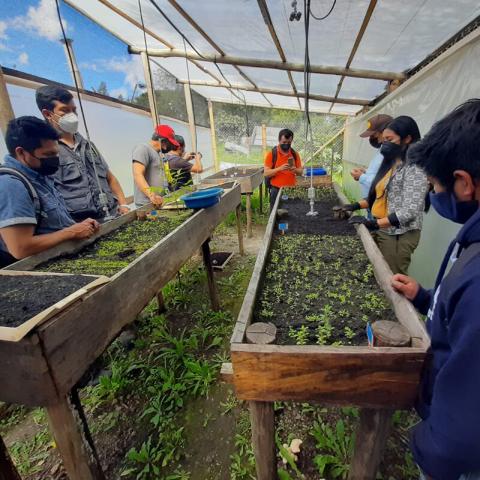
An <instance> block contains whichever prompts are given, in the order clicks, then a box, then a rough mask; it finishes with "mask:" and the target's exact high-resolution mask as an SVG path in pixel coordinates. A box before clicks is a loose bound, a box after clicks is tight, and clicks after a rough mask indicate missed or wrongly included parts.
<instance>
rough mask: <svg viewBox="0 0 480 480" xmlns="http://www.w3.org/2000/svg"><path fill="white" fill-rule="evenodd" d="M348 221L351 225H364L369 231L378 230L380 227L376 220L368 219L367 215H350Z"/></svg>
mask: <svg viewBox="0 0 480 480" xmlns="http://www.w3.org/2000/svg"><path fill="white" fill-rule="evenodd" d="M348 223H350V224H352V225H365V226H366V227H367V228H368V230H370V231H374V230H378V229H379V228H380V227H379V226H378V222H377V220H375V219H374V220H369V219H368V218H367V217H361V216H360V215H355V216H353V217H351V218H350V220H349V221H348Z"/></svg>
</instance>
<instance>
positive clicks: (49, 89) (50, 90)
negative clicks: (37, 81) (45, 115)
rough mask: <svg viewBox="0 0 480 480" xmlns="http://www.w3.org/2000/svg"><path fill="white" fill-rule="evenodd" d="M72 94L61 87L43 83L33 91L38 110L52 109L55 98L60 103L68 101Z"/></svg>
mask: <svg viewBox="0 0 480 480" xmlns="http://www.w3.org/2000/svg"><path fill="white" fill-rule="evenodd" d="M72 98H73V95H72V94H71V93H70V92H69V91H68V90H67V89H65V88H63V87H57V86H55V85H45V86H44V87H40V88H37V91H36V92H35V100H36V102H37V107H38V108H39V110H40V111H42V110H44V109H46V110H53V109H54V108H55V103H54V102H55V100H56V101H58V102H61V103H68V102H70V100H72Z"/></svg>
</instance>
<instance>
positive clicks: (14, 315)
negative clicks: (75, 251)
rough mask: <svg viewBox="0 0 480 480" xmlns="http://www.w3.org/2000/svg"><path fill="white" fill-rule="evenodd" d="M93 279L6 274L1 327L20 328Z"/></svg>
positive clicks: (0, 290) (0, 289)
mask: <svg viewBox="0 0 480 480" xmlns="http://www.w3.org/2000/svg"><path fill="white" fill-rule="evenodd" d="M93 280H94V278H92V277H87V276H83V275H78V276H76V275H72V276H63V275H54V276H51V275H45V276H38V275H35V276H32V275H25V276H24V275H15V276H13V275H12V276H9V275H3V276H2V277H1V280H0V304H1V305H2V309H1V310H0V326H3V327H10V328H15V327H18V326H19V325H21V324H22V323H24V322H26V321H27V320H30V319H31V318H32V317H34V316H35V315H37V314H38V313H40V312H42V311H43V310H45V309H46V308H48V307H51V306H52V305H54V304H55V303H57V302H59V301H60V300H62V299H64V298H65V297H67V296H68V295H70V294H72V293H73V292H75V291H77V290H78V289H80V288H82V287H84V286H85V285H87V284H88V283H91V282H92V281H93Z"/></svg>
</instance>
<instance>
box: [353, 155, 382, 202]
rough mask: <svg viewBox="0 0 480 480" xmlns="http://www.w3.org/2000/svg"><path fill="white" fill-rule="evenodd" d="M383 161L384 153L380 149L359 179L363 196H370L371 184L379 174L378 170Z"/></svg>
mask: <svg viewBox="0 0 480 480" xmlns="http://www.w3.org/2000/svg"><path fill="white" fill-rule="evenodd" d="M382 162H383V155H382V154H381V153H380V151H378V152H377V153H376V154H375V156H374V157H373V158H372V161H371V162H370V165H369V166H368V168H367V170H366V172H365V173H362V175H360V177H359V179H358V183H359V184H360V190H361V195H362V198H367V197H368V192H369V191H370V185H371V184H372V182H373V179H374V178H375V176H376V175H377V172H378V170H379V168H380V165H381V164H382Z"/></svg>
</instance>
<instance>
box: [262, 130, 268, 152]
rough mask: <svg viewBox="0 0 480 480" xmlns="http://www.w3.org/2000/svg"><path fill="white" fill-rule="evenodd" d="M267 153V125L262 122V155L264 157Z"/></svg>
mask: <svg viewBox="0 0 480 480" xmlns="http://www.w3.org/2000/svg"><path fill="white" fill-rule="evenodd" d="M266 153H267V126H266V125H265V124H264V123H263V124H262V157H263V158H264V159H265V154H266Z"/></svg>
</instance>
